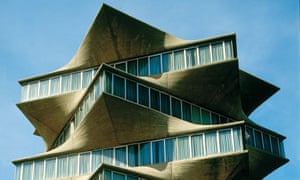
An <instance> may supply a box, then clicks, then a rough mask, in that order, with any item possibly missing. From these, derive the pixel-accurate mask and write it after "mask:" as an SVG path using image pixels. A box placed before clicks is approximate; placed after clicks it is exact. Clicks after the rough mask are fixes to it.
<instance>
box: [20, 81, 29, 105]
mask: <svg viewBox="0 0 300 180" xmlns="http://www.w3.org/2000/svg"><path fill="white" fill-rule="evenodd" d="M28 89H29V85H27V84H22V91H21V100H22V101H26V100H27V98H28Z"/></svg>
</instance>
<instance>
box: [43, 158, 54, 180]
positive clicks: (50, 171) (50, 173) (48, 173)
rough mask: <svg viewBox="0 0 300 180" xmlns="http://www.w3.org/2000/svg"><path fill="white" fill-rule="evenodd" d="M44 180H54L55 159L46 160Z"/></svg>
mask: <svg viewBox="0 0 300 180" xmlns="http://www.w3.org/2000/svg"><path fill="white" fill-rule="evenodd" d="M45 178H46V179H52V178H55V158H53V159H48V160H46V168H45Z"/></svg>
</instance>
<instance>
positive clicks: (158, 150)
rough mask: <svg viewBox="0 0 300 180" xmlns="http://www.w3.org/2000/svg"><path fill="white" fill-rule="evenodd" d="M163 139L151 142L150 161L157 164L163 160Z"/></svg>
mask: <svg viewBox="0 0 300 180" xmlns="http://www.w3.org/2000/svg"><path fill="white" fill-rule="evenodd" d="M164 154H165V153H164V141H163V140H161V141H156V142H152V162H153V164H158V163H162V162H164Z"/></svg>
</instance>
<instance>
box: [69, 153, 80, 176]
mask: <svg viewBox="0 0 300 180" xmlns="http://www.w3.org/2000/svg"><path fill="white" fill-rule="evenodd" d="M68 167H69V168H68V175H69V176H77V174H78V171H77V169H78V156H77V155H71V156H69V162H68Z"/></svg>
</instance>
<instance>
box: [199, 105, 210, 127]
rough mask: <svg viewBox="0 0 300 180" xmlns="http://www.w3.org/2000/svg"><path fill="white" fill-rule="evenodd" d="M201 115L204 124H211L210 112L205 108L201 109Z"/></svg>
mask: <svg viewBox="0 0 300 180" xmlns="http://www.w3.org/2000/svg"><path fill="white" fill-rule="evenodd" d="M201 117H202V123H203V124H211V123H210V112H209V111H206V110H205V109H201Z"/></svg>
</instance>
